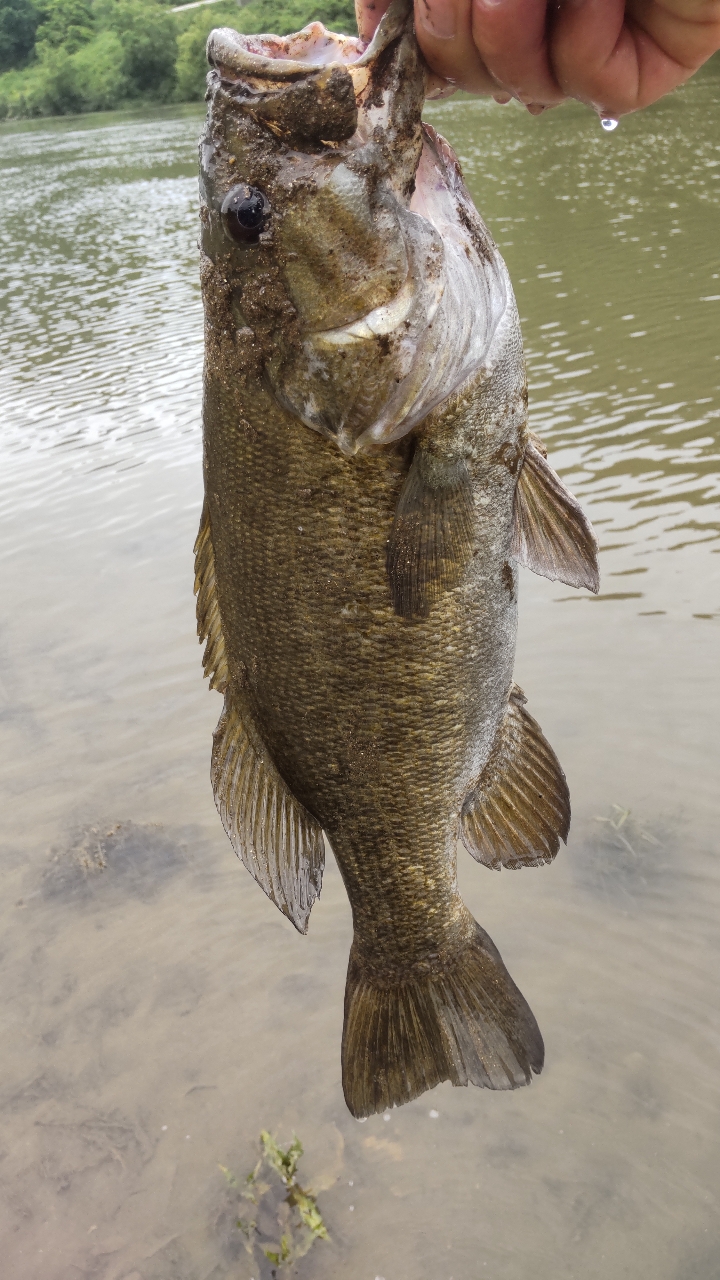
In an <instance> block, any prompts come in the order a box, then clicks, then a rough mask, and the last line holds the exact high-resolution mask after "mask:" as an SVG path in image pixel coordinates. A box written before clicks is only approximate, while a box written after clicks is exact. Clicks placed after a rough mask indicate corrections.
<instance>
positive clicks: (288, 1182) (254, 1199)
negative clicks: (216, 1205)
mask: <svg viewBox="0 0 720 1280" xmlns="http://www.w3.org/2000/svg"><path fill="white" fill-rule="evenodd" d="M302 1154H303V1146H302V1143H301V1141H300V1139H299V1138H298V1137H297V1136H294V1137H293V1140H292V1142H291V1143H290V1146H289V1147H288V1148H287V1150H286V1151H283V1149H282V1147H280V1146H279V1145H278V1143H277V1142H276V1141H275V1138H273V1136H272V1134H270V1133H268V1132H267V1130H266V1129H263V1131H262V1133H261V1134H260V1159H259V1160H258V1162H257V1164H256V1165H255V1168H254V1169H253V1170H252V1171H251V1172H250V1173H249V1174H248V1175H247V1177H246V1178H244V1179H242V1180H241V1179H239V1178H237V1177H236V1176H235V1174H234V1173H233V1172H232V1171H231V1170H230V1169H226V1168H225V1166H224V1165H222V1164H221V1165H219V1169H220V1172H221V1173H222V1174H223V1176H224V1178H225V1181H226V1183H227V1187H228V1191H229V1192H230V1193H231V1194H232V1195H237V1196H238V1198H239V1200H240V1202H242V1201H245V1202H246V1203H247V1204H248V1205H252V1206H253V1207H254V1209H255V1210H256V1212H255V1213H253V1211H252V1210H250V1212H249V1214H246V1216H238V1217H237V1219H236V1222H235V1225H236V1227H237V1228H238V1230H239V1231H240V1232H241V1233H242V1235H243V1243H244V1245H245V1248H246V1250H247V1252H248V1253H249V1254H250V1255H251V1256H253V1257H257V1251H258V1250H259V1251H260V1253H261V1254H264V1256H265V1257H266V1258H267V1259H268V1261H269V1262H270V1263H271V1264H272V1265H273V1266H274V1267H278V1268H279V1267H285V1266H290V1264H291V1263H293V1262H296V1261H297V1259H298V1258H302V1257H304V1256H305V1254H306V1253H308V1252H309V1250H310V1249H311V1248H312V1246H313V1245H314V1243H315V1241H316V1240H329V1238H330V1237H329V1236H328V1233H327V1229H326V1227H325V1223H324V1222H323V1220H322V1215H321V1213H320V1210H319V1209H318V1206H317V1199H316V1197H315V1196H314V1195H313V1193H312V1191H310V1190H308V1189H306V1188H305V1187H302V1186H301V1185H300V1183H299V1182H298V1178H297V1169H298V1164H299V1162H300V1157H301V1156H302ZM273 1175H274V1177H273ZM268 1177H269V1178H270V1180H269V1181H267V1180H266V1179H267V1178H268ZM278 1192H280V1193H281V1198H280V1199H278ZM283 1192H284V1194H282V1193H283ZM240 1207H241V1205H240V1204H239V1205H238V1208H240ZM276 1229H277V1231H278V1232H279V1234H280V1239H279V1241H277V1242H276V1241H275V1240H273V1239H272V1236H273V1235H275V1231H276Z"/></svg>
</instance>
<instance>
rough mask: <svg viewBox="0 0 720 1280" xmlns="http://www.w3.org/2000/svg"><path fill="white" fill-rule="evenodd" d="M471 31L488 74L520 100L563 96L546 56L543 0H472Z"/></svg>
mask: <svg viewBox="0 0 720 1280" xmlns="http://www.w3.org/2000/svg"><path fill="white" fill-rule="evenodd" d="M472 34H473V40H474V43H475V47H476V48H477V50H478V53H479V54H480V57H481V59H482V61H483V63H484V65H485V66H486V67H487V69H488V71H489V72H490V74H491V75H492V76H493V77H494V79H495V80H497V82H498V83H499V84H502V85H504V86H505V88H506V89H509V90H510V91H511V93H512V94H513V95H514V96H515V97H516V98H519V100H520V101H521V102H525V103H529V102H532V103H545V104H546V105H550V104H551V103H556V102H561V101H562V100H563V98H564V97H565V95H564V93H563V91H562V89H561V88H560V85H559V84H558V83H557V80H556V79H555V75H554V73H553V70H552V66H551V63H550V58H549V52H548V44H547V5H546V0H473V6H472Z"/></svg>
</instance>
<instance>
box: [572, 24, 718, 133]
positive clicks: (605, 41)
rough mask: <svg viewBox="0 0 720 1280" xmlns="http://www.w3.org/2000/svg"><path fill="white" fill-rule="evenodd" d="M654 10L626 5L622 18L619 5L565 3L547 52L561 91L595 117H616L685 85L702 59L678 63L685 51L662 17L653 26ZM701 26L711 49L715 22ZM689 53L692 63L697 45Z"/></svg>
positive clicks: (685, 47) (686, 48)
mask: <svg viewBox="0 0 720 1280" xmlns="http://www.w3.org/2000/svg"><path fill="white" fill-rule="evenodd" d="M658 8H659V6H657V5H655V4H654V3H653V0H642V2H636V3H631V4H630V5H629V6H628V9H629V13H628V15H627V17H626V14H625V3H624V0H564V3H563V5H562V8H561V9H560V11H559V13H558V14H557V18H556V20H555V23H554V26H553V31H552V35H551V42H550V48H551V60H552V65H553V69H554V71H555V75H556V77H557V80H558V83H559V84H560V85H561V87H562V88H563V89H564V90H565V92H566V93H567V94H568V95H569V96H572V97H574V98H580V99H581V101H584V102H587V103H589V105H591V106H592V107H594V108H595V110H596V111H598V112H600V114H603V115H611V116H620V115H624V114H626V113H627V112H629V111H637V110H638V109H639V108H641V107H646V106H648V105H649V104H650V103H651V102H655V101H656V100H657V99H658V98H661V97H662V96H663V94H665V93H669V92H670V90H671V89H674V88H676V86H677V85H679V84H682V82H683V81H684V80H687V79H688V77H689V76H690V75H691V74H692V72H693V70H694V69H695V67H696V66H697V65H699V63H700V62H702V61H703V60H704V58H703V56H700V57H699V61H695V63H694V64H693V65H686V63H685V62H683V61H682V60H681V59H682V58H683V57H685V58H687V56H688V46H687V44H685V43H684V42H683V41H681V40H680V39H679V38H678V31H677V29H674V30H670V28H669V24H668V20H667V15H665V17H664V18H663V19H662V21H658V19H657V12H656V11H657V9H658ZM705 8H706V11H708V10H709V6H707V5H706V6H705ZM703 25H705V27H706V29H705V32H704V35H705V40H706V47H707V45H710V46H712V42H713V38H717V34H718V33H717V27H718V26H720V23H718V24H716V27H715V31H714V32H713V29H712V24H709V23H708V24H703ZM669 31H670V37H669V39H668V33H669ZM653 32H656V33H657V34H658V36H660V38H661V39H664V43H665V44H666V45H667V48H663V47H662V45H661V44H660V43H658V39H656V38H655V36H654V34H653ZM716 47H717V46H716ZM692 52H694V54H695V57H696V58H697V56H698V52H699V51H698V42H697V41H696V42H695V43H694V44H693V46H692ZM712 52H713V49H712V47H710V50H709V53H712ZM709 53H708V54H707V55H706V56H709Z"/></svg>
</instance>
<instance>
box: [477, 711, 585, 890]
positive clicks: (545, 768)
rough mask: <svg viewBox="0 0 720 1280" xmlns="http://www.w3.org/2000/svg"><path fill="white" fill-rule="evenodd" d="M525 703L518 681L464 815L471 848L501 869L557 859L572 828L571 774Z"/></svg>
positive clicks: (484, 861) (487, 863)
mask: <svg viewBox="0 0 720 1280" xmlns="http://www.w3.org/2000/svg"><path fill="white" fill-rule="evenodd" d="M525 702H526V698H525V695H524V693H523V691H522V689H520V688H518V686H517V685H513V686H512V687H511V690H510V697H509V698H508V704H507V710H506V712H505V716H504V718H503V720H502V722H501V724H500V728H499V730H498V734H497V738H496V740H495V743H494V745H493V749H492V751H491V753H490V757H489V759H488V762H487V764H486V765H485V768H484V769H483V772H482V774H481V775H480V780H479V782H478V784H477V786H476V787H475V789H474V790H473V791H471V793H470V795H469V796H468V797H467V799H466V800H465V803H464V804H463V807H462V814H461V817H460V834H461V837H462V841H463V844H464V845H465V847H466V849H467V850H468V852H469V853H471V854H472V856H473V858H475V859H476V860H477V861H478V862H482V863H483V864H484V865H485V866H486V867H492V868H494V869H495V870H497V871H499V870H500V868H501V867H510V868H512V869H516V868H518V867H538V866H540V865H541V864H542V863H544V862H552V860H553V858H554V857H555V854H556V853H557V851H558V849H559V847H560V841H561V840H563V841H566V840H567V835H568V831H569V829H570V796H569V793H568V786H567V782H566V780H565V774H564V773H563V771H562V769H561V768H560V765H559V763H558V760H557V756H556V755H555V752H554V751H553V749H552V747H551V746H550V744H549V743H548V742H547V741H546V739H545V738H544V737H543V734H542V730H541V729H540V725H539V724H538V723H537V721H536V720H533V718H532V716H531V715H530V714H529V712H527V711H526V710H525V705H524V704H525Z"/></svg>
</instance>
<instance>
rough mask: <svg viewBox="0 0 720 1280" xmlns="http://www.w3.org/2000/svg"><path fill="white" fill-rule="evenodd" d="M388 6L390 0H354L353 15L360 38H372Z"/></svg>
mask: <svg viewBox="0 0 720 1280" xmlns="http://www.w3.org/2000/svg"><path fill="white" fill-rule="evenodd" d="M389 8H390V0H355V17H356V19H357V25H358V35H359V36H360V39H361V40H368V41H369V40H372V38H373V36H374V35H375V28H376V27H377V25H378V23H379V21H380V19H381V18H382V16H383V14H384V13H386V12H387V10H388V9H389Z"/></svg>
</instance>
